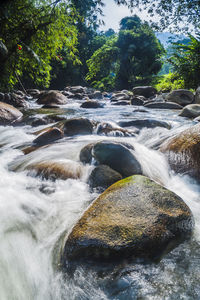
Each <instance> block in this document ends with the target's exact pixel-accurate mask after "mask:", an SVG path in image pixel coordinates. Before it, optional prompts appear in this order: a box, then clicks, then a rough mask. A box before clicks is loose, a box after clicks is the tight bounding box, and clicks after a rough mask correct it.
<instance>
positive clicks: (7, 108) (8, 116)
mask: <svg viewBox="0 0 200 300" xmlns="http://www.w3.org/2000/svg"><path fill="white" fill-rule="evenodd" d="M22 116H23V114H22V113H21V112H20V111H19V110H18V109H17V108H15V107H13V106H12V105H9V104H6V103H3V102H0V125H11V124H14V123H17V122H18V121H20V120H21V118H22Z"/></svg>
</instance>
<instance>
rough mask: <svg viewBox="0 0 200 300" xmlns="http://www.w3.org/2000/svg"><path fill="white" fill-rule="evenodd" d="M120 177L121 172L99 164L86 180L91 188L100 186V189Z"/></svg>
mask: <svg viewBox="0 0 200 300" xmlns="http://www.w3.org/2000/svg"><path fill="white" fill-rule="evenodd" d="M121 179H122V176H121V174H119V173H118V172H116V171H114V170H113V169H111V168H110V167H109V166H106V165H99V166H97V167H95V168H94V169H93V170H92V172H91V174H90V176H89V179H88V181H89V185H90V187H91V188H92V189H94V188H100V189H101V190H102V189H106V188H108V187H109V186H111V185H112V184H113V183H115V182H116V181H119V180H121Z"/></svg>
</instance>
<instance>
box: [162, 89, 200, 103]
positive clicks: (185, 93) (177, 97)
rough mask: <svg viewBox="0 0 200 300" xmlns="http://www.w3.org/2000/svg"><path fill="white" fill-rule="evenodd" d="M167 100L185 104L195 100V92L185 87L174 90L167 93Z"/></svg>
mask: <svg viewBox="0 0 200 300" xmlns="http://www.w3.org/2000/svg"><path fill="white" fill-rule="evenodd" d="M166 100H167V101H169V102H174V103H177V104H179V105H181V106H185V105H188V104H191V103H192V102H194V94H193V93H192V92H190V91H189V90H185V89H179V90H174V91H172V92H171V93H169V94H168V95H167V97H166Z"/></svg>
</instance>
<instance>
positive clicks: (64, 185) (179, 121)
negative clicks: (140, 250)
mask: <svg viewBox="0 0 200 300" xmlns="http://www.w3.org/2000/svg"><path fill="white" fill-rule="evenodd" d="M80 103H81V102H80V101H75V100H74V101H73V102H69V103H68V104H67V105H65V106H62V109H61V110H59V113H60V114H61V115H62V116H65V117H66V118H71V117H74V116H76V117H77V116H84V117H87V118H89V119H90V120H95V121H101V122H103V121H106V122H111V121H112V122H115V123H117V122H119V121H122V120H132V119H133V118H134V119H140V118H156V119H160V120H165V121H167V122H169V123H170V124H171V126H172V129H171V130H170V131H169V130H168V129H165V128H160V127H156V128H154V129H147V128H144V129H142V130H141V131H140V133H139V135H137V136H136V137H115V136H110V137H105V136H99V135H97V134H95V133H94V134H93V135H86V136H75V137H65V138H63V139H61V140H59V141H58V142H57V143H55V144H53V145H51V146H49V147H46V148H42V149H40V150H37V151H33V152H31V153H29V154H27V155H24V154H23V153H22V151H21V150H20V147H21V145H25V144H27V145H28V144H29V143H30V142H31V141H32V140H33V139H35V135H34V134H33V133H34V131H36V130H39V129H42V128H44V127H45V126H38V127H37V128H33V127H31V126H30V125H22V126H17V127H13V126H6V127H3V126H0V145H1V148H0V181H1V184H0V239H1V247H0V300H51V299H52V300H64V299H66V300H79V299H80V300H82V299H83V300H86V299H88V300H89V299H90V300H93V299H95V300H100V299H101V300H104V299H105V300H106V299H113V300H114V299H115V300H129V299H131V300H132V299H133V300H134V299H137V300H139V299H140V300H143V299H144V300H146V299H148V300H157V299H158V300H161V299H162V300H163V299H166V300H167V299H169V300H172V299H174V300H177V299H187V300H188V299H192V300H194V299H200V285H199V282H200V245H199V243H200V214H199V211H200V200H199V192H200V189H199V186H198V185H197V184H196V182H195V181H194V180H192V179H191V178H189V177H187V176H180V175H177V174H174V173H173V172H172V171H171V170H170V168H169V166H168V164H167V162H166V160H165V157H164V156H163V155H162V154H160V153H159V152H158V151H155V150H152V149H151V147H152V146H153V145H155V144H156V143H157V142H159V141H160V140H162V139H163V138H164V137H166V136H170V135H173V134H175V133H177V132H180V131H181V130H183V129H184V128H188V127H189V126H191V125H193V124H194V123H193V122H192V121H190V120H188V119H185V118H181V117H179V116H178V112H179V111H175V110H174V111H169V110H155V109H154V110H146V112H140V111H138V108H137V107H136V106H111V104H106V106H105V107H104V108H99V109H82V108H80ZM38 109H39V106H37V105H36V104H34V103H32V110H33V111H34V113H37V110H38ZM39 112H40V110H38V113H39ZM103 139H108V140H109V139H111V140H114V139H115V140H120V141H121V140H125V141H127V142H128V143H131V144H133V145H134V147H135V149H136V156H137V158H138V160H139V161H140V163H141V165H142V168H143V172H144V174H146V175H147V176H149V177H150V178H152V179H154V180H156V181H157V182H160V183H162V184H163V185H165V186H166V187H167V188H168V189H170V190H172V191H174V192H175V193H177V194H178V195H179V196H181V197H182V198H183V200H184V201H185V202H186V203H187V205H188V206H189V207H190V209H191V210H192V212H193V214H194V217H195V230H194V234H193V237H192V239H191V240H190V241H187V242H185V243H183V244H181V245H180V246H179V247H177V248H176V249H174V250H173V251H171V252H170V253H169V254H168V255H166V256H165V257H164V258H163V259H162V260H161V261H160V262H159V263H157V264H145V265H144V264H138V263H137V264H136V263H132V264H123V265H119V266H117V267H115V268H114V269H113V270H112V271H110V272H103V274H101V275H100V274H99V273H98V270H96V269H95V266H94V268H92V269H90V270H89V269H87V270H85V269H83V268H82V267H81V266H80V267H77V269H76V270H75V271H74V272H73V274H63V273H62V272H61V271H58V270H57V268H56V267H55V264H56V262H55V260H56V255H57V253H56V249H57V248H56V243H57V241H58V240H59V237H60V236H61V234H62V233H63V232H64V231H65V232H69V231H70V230H71V228H72V227H73V225H74V224H75V223H76V222H77V220H78V219H79V218H80V216H81V215H82V213H83V212H84V210H85V209H86V208H87V207H88V205H89V204H90V203H91V201H92V200H93V199H95V198H96V197H97V193H91V192H90V191H89V188H88V185H87V178H88V175H89V173H90V172H91V170H92V168H93V167H92V166H89V165H86V166H83V175H82V177H81V179H80V180H77V179H76V180H75V179H68V180H56V181H50V180H42V179H41V178H40V177H35V176H34V173H31V174H30V173H28V171H27V170H26V167H27V166H28V165H29V164H31V163H35V162H39V161H43V160H56V161H60V162H62V161H63V162H67V161H70V162H74V164H75V163H76V162H77V161H79V153H80V150H81V149H82V147H83V146H85V145H87V144H89V143H91V142H93V141H97V140H98V141H99V140H103Z"/></svg>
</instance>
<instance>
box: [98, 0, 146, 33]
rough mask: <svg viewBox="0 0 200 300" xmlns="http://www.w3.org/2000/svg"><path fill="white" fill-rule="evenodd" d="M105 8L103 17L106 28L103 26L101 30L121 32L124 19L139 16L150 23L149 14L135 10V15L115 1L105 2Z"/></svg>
mask: <svg viewBox="0 0 200 300" xmlns="http://www.w3.org/2000/svg"><path fill="white" fill-rule="evenodd" d="M104 3H105V7H104V8H103V14H104V15H105V16H104V17H101V18H102V19H103V20H104V22H105V23H106V24H105V26H101V28H100V29H101V30H103V31H106V30H107V29H109V28H112V29H114V30H115V31H118V30H119V22H120V20H121V19H122V18H124V17H127V16H131V15H133V14H137V15H138V16H139V17H140V18H141V19H142V20H143V21H144V20H146V21H148V16H147V13H144V12H139V10H134V11H133V13H131V12H130V10H129V9H128V8H127V7H126V6H124V5H120V6H119V5H117V4H116V3H115V2H114V0H105V1H104Z"/></svg>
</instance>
